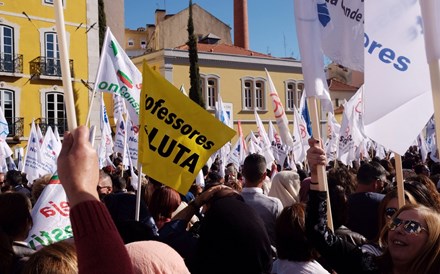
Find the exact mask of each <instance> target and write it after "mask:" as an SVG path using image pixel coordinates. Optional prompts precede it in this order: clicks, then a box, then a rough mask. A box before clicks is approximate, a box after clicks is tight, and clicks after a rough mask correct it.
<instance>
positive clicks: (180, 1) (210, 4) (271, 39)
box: [125, 0, 300, 59]
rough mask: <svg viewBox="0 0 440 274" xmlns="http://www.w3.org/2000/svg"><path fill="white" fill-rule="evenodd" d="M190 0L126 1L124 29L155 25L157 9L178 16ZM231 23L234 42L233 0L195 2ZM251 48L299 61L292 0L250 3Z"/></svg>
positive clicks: (198, 0)
mask: <svg viewBox="0 0 440 274" xmlns="http://www.w3.org/2000/svg"><path fill="white" fill-rule="evenodd" d="M188 3H189V0H187V1H185V0H154V1H149V0H125V27H126V28H130V29H137V28H138V27H145V25H146V24H154V12H155V10H156V9H165V10H166V11H167V14H175V13H178V12H179V11H181V10H183V9H185V8H187V7H188ZM193 3H197V4H198V5H199V6H201V7H202V8H204V9H205V10H207V11H208V12H209V13H211V14H212V15H214V16H215V17H217V18H218V19H220V20H221V21H223V22H224V23H226V24H228V25H229V26H230V27H231V28H232V31H231V37H232V39H234V28H233V27H234V21H233V10H234V1H233V0H193ZM248 17H249V46H250V49H251V50H253V51H257V52H261V53H266V54H267V53H270V54H272V55H273V56H276V57H294V58H297V59H298V58H299V56H300V55H299V49H298V42H297V39H296V29H295V19H294V15H293V0H277V1H268V0H248Z"/></svg>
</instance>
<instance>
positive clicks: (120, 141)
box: [113, 119, 127, 155]
mask: <svg viewBox="0 0 440 274" xmlns="http://www.w3.org/2000/svg"><path fill="white" fill-rule="evenodd" d="M126 143H127V125H126V124H125V121H124V119H121V120H119V121H118V123H117V126H116V134H115V142H114V147H113V151H114V152H117V153H121V155H125V153H126V150H125V149H126V147H125V144H126Z"/></svg>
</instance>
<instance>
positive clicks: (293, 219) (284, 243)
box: [275, 203, 317, 261]
mask: <svg viewBox="0 0 440 274" xmlns="http://www.w3.org/2000/svg"><path fill="white" fill-rule="evenodd" d="M305 215H306V213H305V205H304V204H303V203H294V204H292V205H291V206H287V207H285V208H284V209H283V211H282V212H281V214H280V215H279V216H278V218H277V220H276V223H275V233H276V241H275V242H276V248H277V254H278V258H279V259H282V260H289V261H309V260H311V259H315V258H316V255H317V254H316V253H315V252H314V250H313V248H312V246H311V244H310V243H309V241H308V240H307V236H306V231H305V230H306V228H305Z"/></svg>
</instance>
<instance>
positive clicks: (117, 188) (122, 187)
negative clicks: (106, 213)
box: [111, 175, 127, 193]
mask: <svg viewBox="0 0 440 274" xmlns="http://www.w3.org/2000/svg"><path fill="white" fill-rule="evenodd" d="M111 180H112V187H113V192H114V193H117V192H126V191H127V181H126V180H125V179H124V178H123V177H121V176H118V175H113V176H111Z"/></svg>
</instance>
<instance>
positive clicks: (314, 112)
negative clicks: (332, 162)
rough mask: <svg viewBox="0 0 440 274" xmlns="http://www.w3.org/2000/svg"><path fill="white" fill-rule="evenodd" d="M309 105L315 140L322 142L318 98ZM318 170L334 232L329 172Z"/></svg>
mask: <svg viewBox="0 0 440 274" xmlns="http://www.w3.org/2000/svg"><path fill="white" fill-rule="evenodd" d="M307 104H308V106H309V114H310V120H311V123H312V134H313V138H315V139H316V140H321V133H320V129H319V117H318V106H317V103H316V97H307ZM317 168H318V170H317V171H318V183H319V185H318V188H319V190H320V191H326V192H327V225H328V227H329V228H330V229H331V230H332V231H334V229H333V218H332V210H331V205H330V195H329V193H328V185H327V172H326V170H325V166H324V165H320V166H318V167H317Z"/></svg>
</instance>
